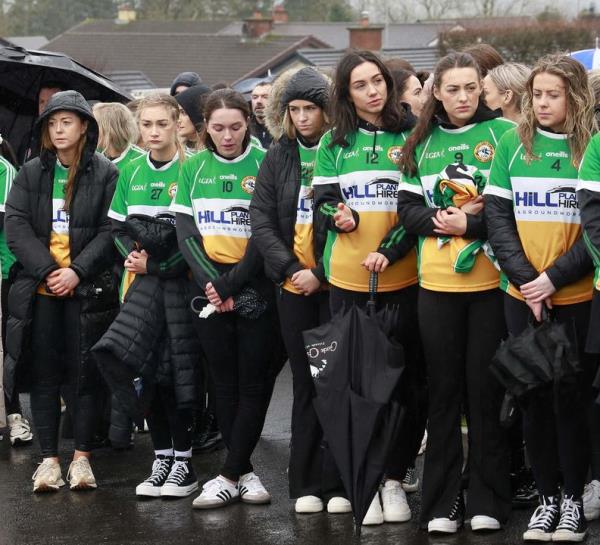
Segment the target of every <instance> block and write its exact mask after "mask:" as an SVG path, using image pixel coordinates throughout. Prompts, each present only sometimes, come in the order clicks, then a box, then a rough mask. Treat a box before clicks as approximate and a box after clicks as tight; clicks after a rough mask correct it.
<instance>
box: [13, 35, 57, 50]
mask: <svg viewBox="0 0 600 545" xmlns="http://www.w3.org/2000/svg"><path fill="white" fill-rule="evenodd" d="M7 40H9V41H10V42H12V43H13V44H15V45H16V46H17V47H22V48H24V49H40V48H41V47H44V45H46V44H47V43H48V38H46V36H10V37H8V38H7Z"/></svg>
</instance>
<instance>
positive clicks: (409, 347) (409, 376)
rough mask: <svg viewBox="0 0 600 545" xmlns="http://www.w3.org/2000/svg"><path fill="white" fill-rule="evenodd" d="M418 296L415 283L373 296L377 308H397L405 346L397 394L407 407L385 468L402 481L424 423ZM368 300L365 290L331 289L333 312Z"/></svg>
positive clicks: (363, 304)
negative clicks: (403, 364) (402, 371)
mask: <svg viewBox="0 0 600 545" xmlns="http://www.w3.org/2000/svg"><path fill="white" fill-rule="evenodd" d="M418 295H419V288H418V286H417V285H414V286H409V287H407V288H404V289H402V290H397V291H388V292H379V293H377V296H376V305H377V308H378V309H379V308H383V307H385V306H386V305H398V306H399V307H400V314H399V323H398V333H397V338H398V340H399V341H400V343H401V344H402V346H403V347H404V354H405V364H406V368H405V370H404V373H403V375H402V378H401V379H400V387H399V388H398V391H397V392H396V395H397V396H398V399H399V400H400V403H401V404H402V405H404V406H405V407H406V413H405V414H406V416H405V418H404V422H403V423H402V429H401V431H400V433H399V434H398V441H397V443H396V445H394V446H393V447H392V449H391V452H390V455H389V458H388V464H387V468H386V475H387V477H388V478H390V479H396V480H402V479H403V478H404V476H405V474H406V469H407V468H408V467H411V466H414V463H415V457H416V455H417V453H418V451H419V447H420V446H421V440H422V438H423V433H424V431H425V426H426V424H427V380H426V373H425V362H424V357H423V346H422V343H421V334H420V332H419V324H418V320H417V299H418ZM368 300H369V294H368V293H365V292H358V291H349V290H345V289H342V288H338V287H336V286H332V287H331V289H330V307H331V312H332V314H335V313H337V312H339V311H340V310H341V309H342V308H348V307H349V305H352V304H353V303H355V304H356V305H358V306H360V307H361V308H365V307H366V304H367V301H368Z"/></svg>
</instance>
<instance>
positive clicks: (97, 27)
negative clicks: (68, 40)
mask: <svg viewBox="0 0 600 545" xmlns="http://www.w3.org/2000/svg"><path fill="white" fill-rule="evenodd" d="M228 24H229V21H186V20H183V21H181V20H178V21H147V20H139V21H132V22H131V23H119V22H117V21H116V20H113V19H95V20H94V19H90V20H87V21H83V22H82V23H79V24H78V25H76V26H74V27H72V28H71V29H70V30H68V31H67V32H68V33H70V32H80V31H85V32H87V33H92V32H93V33H97V32H123V33H126V34H131V33H136V34H138V33H142V34H144V33H147V32H151V33H154V32H168V33H171V34H189V33H194V34H214V33H215V32H217V31H219V30H221V29H222V28H223V27H225V26H227V25H228Z"/></svg>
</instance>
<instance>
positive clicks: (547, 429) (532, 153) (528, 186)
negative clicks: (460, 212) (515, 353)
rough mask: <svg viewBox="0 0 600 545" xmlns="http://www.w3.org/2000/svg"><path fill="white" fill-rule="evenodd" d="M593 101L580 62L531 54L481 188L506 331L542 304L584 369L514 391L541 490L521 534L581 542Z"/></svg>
mask: <svg viewBox="0 0 600 545" xmlns="http://www.w3.org/2000/svg"><path fill="white" fill-rule="evenodd" d="M593 106H594V105H593V100H592V95H591V92H590V90H589V86H588V81H587V74H586V72H585V69H584V68H583V66H582V65H581V64H580V63H578V62H577V61H575V60H574V59H572V58H570V57H567V56H561V55H548V56H546V57H543V58H542V59H540V60H539V61H538V63H537V64H536V66H535V67H534V69H533V71H532V73H531V75H530V77H529V79H528V80H527V85H526V92H525V96H524V101H523V119H522V121H521V123H520V124H519V126H518V128H516V129H512V130H510V131H508V132H507V133H505V134H504V136H503V137H502V139H501V140H500V143H499V145H498V147H497V149H496V154H495V156H494V161H493V164H492V169H491V172H490V177H489V180H488V184H487V186H486V188H485V209H486V220H487V225H488V232H489V239H490V243H491V245H492V249H493V250H494V254H495V255H496V257H497V259H498V262H499V264H500V267H501V269H502V274H501V280H500V287H501V289H502V290H503V291H504V292H505V293H506V295H505V301H504V308H505V316H506V322H507V325H508V330H509V332H510V333H512V334H513V335H519V334H520V333H522V332H523V331H524V330H525V329H526V328H527V325H528V323H529V321H530V320H531V314H532V313H533V315H534V316H535V318H536V320H538V321H541V320H542V308H543V307H544V306H545V307H547V308H552V309H553V310H552V315H553V317H554V319H555V320H557V321H558V322H564V323H565V324H567V325H569V328H568V329H569V330H568V334H569V335H572V336H573V338H572V342H573V344H574V345H576V346H579V347H580V348H581V349H580V350H579V360H580V364H581V366H582V368H583V370H584V372H583V373H582V374H581V375H580V376H579V378H578V380H577V382H576V383H575V384H572V385H570V386H569V387H567V386H566V385H563V387H561V391H560V396H559V397H557V398H556V399H555V395H554V389H553V387H552V385H547V386H543V387H540V388H538V389H537V390H536V391H535V392H532V393H530V394H528V395H527V396H525V397H523V398H521V399H520V405H521V409H522V412H523V430H524V437H525V444H526V446H527V452H528V455H529V460H530V462H531V466H532V469H533V472H534V476H535V481H536V484H537V488H538V491H539V493H540V506H539V507H538V508H537V509H536V511H535V513H534V514H533V516H532V517H531V520H530V522H529V526H528V529H527V531H526V532H525V534H524V536H523V537H524V539H526V540H538V541H548V540H549V539H550V537H552V540H553V541H580V540H581V539H583V537H584V536H585V533H586V529H585V526H586V525H585V518H584V516H583V505H582V494H583V487H584V484H585V478H586V475H587V471H588V465H589V449H588V437H587V420H586V414H587V410H588V405H589V402H590V388H589V386H590V384H591V381H592V377H593V373H592V367H593V361H594V360H593V358H592V357H591V356H589V355H587V354H585V352H584V347H585V340H586V335H587V330H588V323H589V314H590V301H591V299H592V269H593V267H592V262H591V259H590V257H589V255H588V254H587V252H586V249H585V243H584V241H583V238H582V232H581V220H580V215H579V209H578V207H577V200H576V196H575V188H576V184H577V167H578V165H579V164H580V162H581V159H582V157H583V153H584V150H585V148H586V145H587V143H588V141H589V139H590V137H591V135H592V133H593V132H595V129H596V123H595V120H594V109H593ZM572 325H574V326H575V329H574V330H573V329H572V327H571V326H572ZM559 469H560V473H562V492H563V500H562V503H561V502H560V493H559V489H560V482H559V475H558V474H559ZM559 506H560V507H559Z"/></svg>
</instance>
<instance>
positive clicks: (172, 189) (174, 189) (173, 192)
mask: <svg viewBox="0 0 600 545" xmlns="http://www.w3.org/2000/svg"><path fill="white" fill-rule="evenodd" d="M175 195H177V183H176V182H173V183H172V184H170V185H169V197H171V198H172V199H174V198H175Z"/></svg>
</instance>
